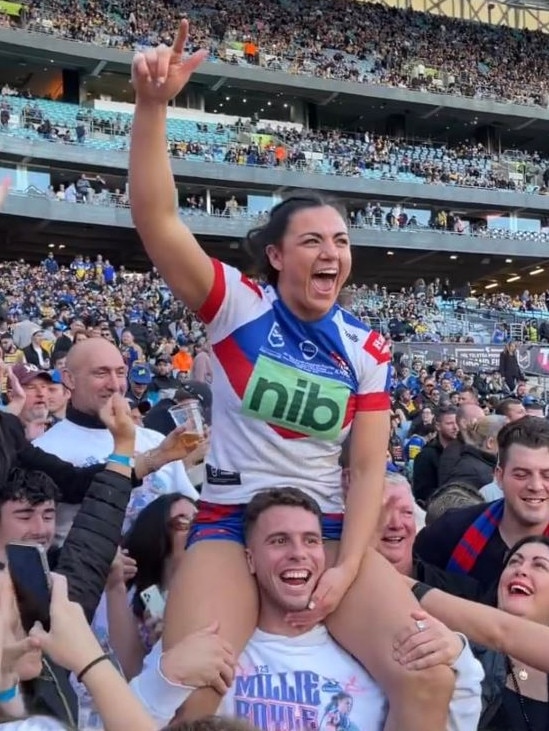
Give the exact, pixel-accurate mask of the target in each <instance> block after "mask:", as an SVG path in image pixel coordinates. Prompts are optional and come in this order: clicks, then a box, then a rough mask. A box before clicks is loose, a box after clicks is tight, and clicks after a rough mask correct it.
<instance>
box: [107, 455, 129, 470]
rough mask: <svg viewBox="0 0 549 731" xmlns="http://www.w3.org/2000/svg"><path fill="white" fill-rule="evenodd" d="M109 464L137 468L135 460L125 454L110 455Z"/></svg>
mask: <svg viewBox="0 0 549 731" xmlns="http://www.w3.org/2000/svg"><path fill="white" fill-rule="evenodd" d="M107 462H116V464H121V465H123V466H124V467H131V469H133V468H134V467H135V460H134V458H133V457H128V456H127V455H125V454H109V456H108V457H107Z"/></svg>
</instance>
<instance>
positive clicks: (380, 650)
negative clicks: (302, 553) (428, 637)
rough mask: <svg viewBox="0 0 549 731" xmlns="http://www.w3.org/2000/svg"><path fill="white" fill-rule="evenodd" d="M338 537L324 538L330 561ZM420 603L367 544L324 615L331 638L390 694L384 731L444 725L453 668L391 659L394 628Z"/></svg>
mask: <svg viewBox="0 0 549 731" xmlns="http://www.w3.org/2000/svg"><path fill="white" fill-rule="evenodd" d="M337 550H338V543H336V542H333V541H332V542H330V543H327V544H326V556H327V562H328V565H330V566H332V565H333V564H334V563H335V561H336V558H337ZM418 608H419V604H418V603H417V601H416V600H415V598H414V595H413V594H412V592H411V591H410V590H409V589H408V588H407V587H406V585H405V584H404V582H403V581H402V577H401V576H400V574H399V573H398V572H397V571H396V570H395V569H394V568H393V567H392V566H391V565H390V564H389V563H388V562H387V561H386V560H385V559H384V558H383V556H381V555H380V554H379V553H377V551H374V550H373V549H369V551H368V553H367V555H366V556H365V558H364V560H363V562H362V566H361V569H360V572H359V575H358V577H357V579H356V581H355V582H354V584H353V585H352V587H351V588H350V589H349V591H348V592H347V594H346V595H345V597H344V599H343V600H342V602H341V604H340V605H339V607H338V608H337V610H336V611H335V612H334V613H333V614H331V615H330V616H329V617H328V619H327V620H326V626H327V628H328V630H329V632H330V634H331V635H332V636H333V637H334V639H335V640H336V641H337V642H338V643H339V644H340V645H341V646H342V647H344V648H345V649H346V650H347V652H350V653H351V654H352V655H353V656H354V657H356V658H357V660H358V661H359V662H360V663H361V664H362V665H363V667H364V668H366V669H367V670H368V672H369V673H370V674H371V675H372V676H373V677H374V678H375V680H376V681H377V682H378V683H379V684H380V686H381V687H382V688H383V690H384V691H385V694H386V695H387V697H388V699H389V715H388V716H387V721H386V723H385V727H384V731H425V729H429V731H445V729H446V724H447V721H448V707H449V703H450V700H451V697H452V693H453V692H454V673H453V670H451V668H449V667H446V666H439V667H435V668H431V669H429V670H422V671H417V670H407V669H406V668H404V667H403V666H402V665H400V664H399V663H398V662H397V661H396V660H394V659H393V642H394V638H395V636H396V635H397V633H398V632H399V631H400V630H401V629H402V628H403V626H404V625H405V624H406V621H407V620H408V621H409V620H410V614H411V612H412V611H414V610H415V609H418Z"/></svg>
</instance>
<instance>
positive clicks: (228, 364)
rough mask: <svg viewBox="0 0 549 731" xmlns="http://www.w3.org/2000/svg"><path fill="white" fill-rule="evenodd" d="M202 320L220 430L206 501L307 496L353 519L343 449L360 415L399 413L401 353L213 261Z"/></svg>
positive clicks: (209, 464) (351, 322) (338, 315)
mask: <svg viewBox="0 0 549 731" xmlns="http://www.w3.org/2000/svg"><path fill="white" fill-rule="evenodd" d="M213 264H214V269H215V278H214V284H213V287H212V290H211V292H210V294H209V296H208V298H207V299H206V302H205V303H204V305H203V306H202V307H201V309H200V312H199V313H198V314H199V316H200V317H201V318H202V320H203V321H204V322H205V324H206V327H207V331H208V337H209V340H210V342H211V344H212V350H213V357H212V365H213V419H212V422H213V429H212V435H211V445H210V451H209V454H208V456H207V459H206V480H205V484H204V486H203V490H202V498H203V499H204V500H206V501H208V502H212V503H222V504H242V503H247V502H248V501H249V500H250V499H251V498H252V497H253V496H254V495H255V494H256V493H257V492H259V491H261V490H264V489H266V488H271V487H284V486H291V487H298V488H301V489H302V490H304V491H305V492H306V493H308V494H310V495H311V496H312V497H314V498H315V499H316V500H317V501H318V502H319V504H320V507H321V509H322V511H323V512H324V513H341V512H343V495H342V491H341V470H340V467H339V464H338V460H339V455H340V451H341V445H342V443H343V441H344V440H345V437H346V436H347V434H348V433H349V431H350V428H351V425H352V422H353V418H354V415H355V413H356V412H357V411H384V410H386V409H388V408H389V403H390V402H389V386H390V367H389V366H390V361H391V354H390V351H389V347H388V346H387V344H386V342H385V339H384V338H383V336H382V335H379V334H378V333H376V332H374V331H373V330H370V328H369V327H367V326H366V325H364V324H363V323H361V322H360V321H359V320H357V319H356V318H355V317H353V316H352V315H351V314H350V313H348V312H347V311H346V310H343V309H342V308H341V307H339V306H337V305H336V306H334V307H333V308H332V309H331V310H330V312H329V313H327V314H326V315H325V316H324V317H322V318H321V319H320V320H317V321H315V322H304V321H302V320H299V319H298V318H297V317H296V316H295V315H294V314H292V313H291V312H290V310H288V308H287V307H286V306H285V304H284V303H283V302H282V301H281V300H280V299H279V297H278V295H277V292H276V290H275V289H274V288H273V287H270V286H266V287H262V286H259V285H257V284H255V283H254V282H252V281H251V280H249V279H247V278H246V277H245V276H244V275H242V274H241V273H240V272H239V271H238V270H237V269H234V268H233V267H230V266H227V265H225V264H222V263H220V262H219V261H217V260H213Z"/></svg>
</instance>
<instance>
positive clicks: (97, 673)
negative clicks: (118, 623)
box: [30, 574, 157, 731]
mask: <svg viewBox="0 0 549 731" xmlns="http://www.w3.org/2000/svg"><path fill="white" fill-rule="evenodd" d="M50 614H51V629H50V631H49V632H48V633H46V632H45V631H44V629H43V628H42V627H41V626H40V625H35V627H34V628H33V629H32V630H31V632H30V636H31V637H32V638H34V639H36V640H38V642H39V643H40V647H41V648H42V650H43V652H45V653H46V654H47V655H48V657H51V658H52V659H53V660H54V662H56V663H57V664H58V665H61V666H62V667H64V668H66V669H67V670H69V671H70V672H73V673H74V674H75V675H76V676H77V677H78V678H79V680H81V681H82V682H83V683H84V685H85V686H86V688H87V690H88V692H89V693H90V695H91V696H92V698H93V701H94V703H95V705H96V707H97V709H98V711H99V713H100V715H101V719H102V721H103V724H104V728H105V731H129V729H131V731H154V729H156V728H157V725H156V723H155V722H154V720H153V719H152V718H151V716H149V714H148V713H147V712H146V711H145V709H144V708H143V706H142V705H141V703H140V702H139V701H138V700H137V698H136V697H135V696H134V694H133V693H132V691H131V690H130V688H129V686H128V684H127V683H126V681H125V680H124V678H123V677H122V676H121V675H120V673H119V672H118V670H117V669H116V668H115V667H114V665H113V664H112V662H111V661H110V658H109V656H108V655H105V654H104V652H103V649H102V647H101V645H100V644H99V642H98V641H97V639H96V637H95V635H94V634H93V632H92V631H91V629H90V627H89V626H88V623H87V622H86V619H85V617H84V615H83V613H82V608H81V607H80V606H79V605H78V604H77V603H75V602H72V601H70V600H69V598H68V591H67V583H66V579H65V578H64V577H63V576H59V575H58V574H53V587H52V600H51V610H50Z"/></svg>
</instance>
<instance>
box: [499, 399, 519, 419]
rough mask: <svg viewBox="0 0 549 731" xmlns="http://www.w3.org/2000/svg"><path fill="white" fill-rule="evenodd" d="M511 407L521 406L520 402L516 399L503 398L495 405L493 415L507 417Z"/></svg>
mask: <svg viewBox="0 0 549 731" xmlns="http://www.w3.org/2000/svg"><path fill="white" fill-rule="evenodd" d="M513 406H522V401H521V400H520V399H518V398H504V399H503V400H502V401H500V402H499V403H498V404H497V406H496V408H495V409H494V413H495V414H497V415H498V416H506V417H509V412H510V411H511V409H512V407H513Z"/></svg>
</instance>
